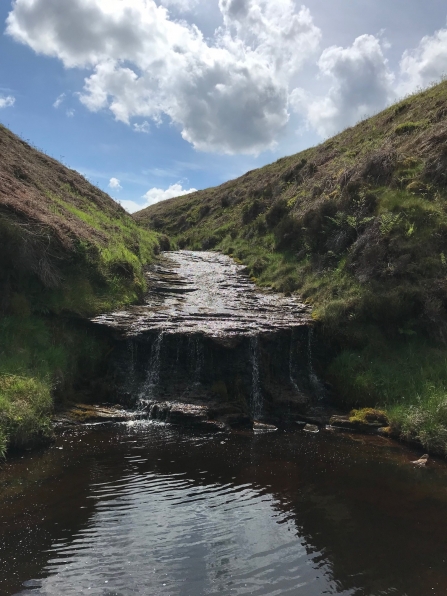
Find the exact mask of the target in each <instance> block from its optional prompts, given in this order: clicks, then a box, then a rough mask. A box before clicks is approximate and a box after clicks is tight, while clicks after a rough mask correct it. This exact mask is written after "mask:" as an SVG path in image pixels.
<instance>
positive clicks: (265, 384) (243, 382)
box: [94, 251, 314, 428]
mask: <svg viewBox="0 0 447 596" xmlns="http://www.w3.org/2000/svg"><path fill="white" fill-rule="evenodd" d="M148 285H149V291H148V294H147V296H146V301H145V304H144V305H140V306H133V307H129V308H128V309H127V310H126V311H120V312H115V313H111V314H107V315H102V316H100V317H97V318H96V319H94V322H95V323H96V324H98V325H103V326H106V327H109V328H111V329H113V336H114V337H115V340H116V342H115V349H114V351H113V355H112V356H111V359H110V374H109V378H110V379H111V384H112V385H113V386H114V387H116V396H115V398H116V400H117V401H120V402H121V403H124V402H126V403H129V405H134V406H137V407H140V404H141V403H143V402H147V403H151V404H152V405H151V406H150V407H151V408H153V410H152V411H151V412H149V415H150V416H151V417H154V418H157V419H160V420H166V421H167V422H172V423H175V424H198V423H199V421H200V422H204V421H209V420H218V421H220V422H223V423H225V424H226V425H227V426H229V427H231V428H233V427H234V428H236V427H239V428H251V427H252V422H253V419H257V418H260V419H264V418H265V419H269V420H277V419H278V420H279V419H281V417H282V416H283V415H284V414H286V415H287V416H289V417H290V418H291V419H294V416H295V415H299V414H300V413H303V412H305V411H306V409H307V407H308V404H309V401H310V399H309V396H311V395H313V393H314V389H313V387H314V386H313V384H312V379H311V374H310V372H309V371H310V370H313V369H312V367H311V351H310V342H311V338H312V336H311V334H310V328H311V320H310V316H309V309H308V307H307V306H305V305H303V304H302V303H300V302H299V301H298V300H297V299H296V297H293V296H290V297H285V296H284V295H282V294H278V293H275V292H273V291H263V290H261V289H259V288H257V287H256V286H255V285H254V284H253V283H252V282H251V281H250V280H249V279H248V278H247V276H246V275H245V274H244V273H243V267H242V266H241V265H239V264H238V263H236V262H235V261H233V260H232V259H230V258H229V257H226V256H224V255H221V254H218V253H211V252H192V251H176V252H170V253H164V254H163V255H162V257H161V258H160V260H159V262H158V263H156V264H155V265H154V266H153V267H152V268H151V269H150V271H149V272H148ZM173 403H177V404H181V405H178V406H175V407H174V406H173V405H172V404H173ZM163 404H165V405H163ZM166 404H167V405H166ZM185 404H192V405H191V407H189V408H188V407H187V406H186V405H185ZM146 409H147V408H146Z"/></svg>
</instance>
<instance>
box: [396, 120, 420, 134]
mask: <svg viewBox="0 0 447 596" xmlns="http://www.w3.org/2000/svg"><path fill="white" fill-rule="evenodd" d="M421 126H423V122H402V123H401V124H398V125H397V126H396V128H395V129H394V132H395V133H396V134H397V135H404V134H409V133H412V132H414V131H416V130H418V129H419V128H421Z"/></svg>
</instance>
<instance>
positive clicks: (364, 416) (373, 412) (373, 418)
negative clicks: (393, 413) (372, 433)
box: [349, 408, 388, 425]
mask: <svg viewBox="0 0 447 596" xmlns="http://www.w3.org/2000/svg"><path fill="white" fill-rule="evenodd" d="M349 422H354V423H359V424H371V423H379V424H383V425H388V417H387V415H386V412H384V411H383V410H377V409H375V408H361V409H360V410H351V412H350V414H349Z"/></svg>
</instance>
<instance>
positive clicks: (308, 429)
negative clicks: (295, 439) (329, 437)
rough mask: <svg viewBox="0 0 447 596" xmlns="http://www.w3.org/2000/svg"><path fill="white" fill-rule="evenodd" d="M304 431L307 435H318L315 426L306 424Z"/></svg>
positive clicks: (317, 429)
mask: <svg viewBox="0 0 447 596" xmlns="http://www.w3.org/2000/svg"><path fill="white" fill-rule="evenodd" d="M304 431H305V432H307V433H318V432H320V429H319V428H318V426H317V425H316V424H306V426H305V427H304Z"/></svg>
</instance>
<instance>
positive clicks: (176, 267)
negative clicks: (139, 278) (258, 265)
mask: <svg viewBox="0 0 447 596" xmlns="http://www.w3.org/2000/svg"><path fill="white" fill-rule="evenodd" d="M147 281H148V293H147V296H146V299H145V304H144V305H140V306H133V307H130V308H128V309H127V310H126V311H119V312H114V313H111V314H104V315H101V316H99V317H97V318H95V319H94V322H96V323H99V324H101V325H107V326H109V327H112V328H114V329H116V330H117V331H119V332H120V333H121V334H123V335H125V336H126V337H135V336H138V335H141V334H144V333H147V332H149V333H150V332H152V333H153V332H162V333H164V334H170V333H171V334H172V333H173V334H182V335H185V334H188V335H191V334H192V335H196V334H200V335H203V336H208V337H214V338H220V339H221V340H223V341H225V340H227V341H228V340H230V339H231V338H232V337H234V336H239V337H240V336H252V335H259V334H263V333H271V332H275V331H278V330H281V329H283V330H284V329H291V328H293V327H300V326H302V325H309V323H310V312H309V308H308V307H307V306H306V305H304V304H302V303H301V302H299V301H298V300H297V299H296V298H294V297H286V296H284V295H282V294H278V293H274V292H272V291H267V290H266V291H262V290H260V289H259V288H257V287H256V286H255V284H254V283H253V282H252V281H251V280H250V278H249V277H248V275H247V270H246V268H245V267H244V266H242V265H239V264H238V263H236V262H235V261H234V260H233V259H231V258H230V257H227V256H225V255H222V254H219V253H215V252H193V251H176V252H169V253H162V255H161V257H160V259H159V261H158V262H157V263H156V264H154V265H153V266H151V268H150V269H149V271H148V272H147Z"/></svg>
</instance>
